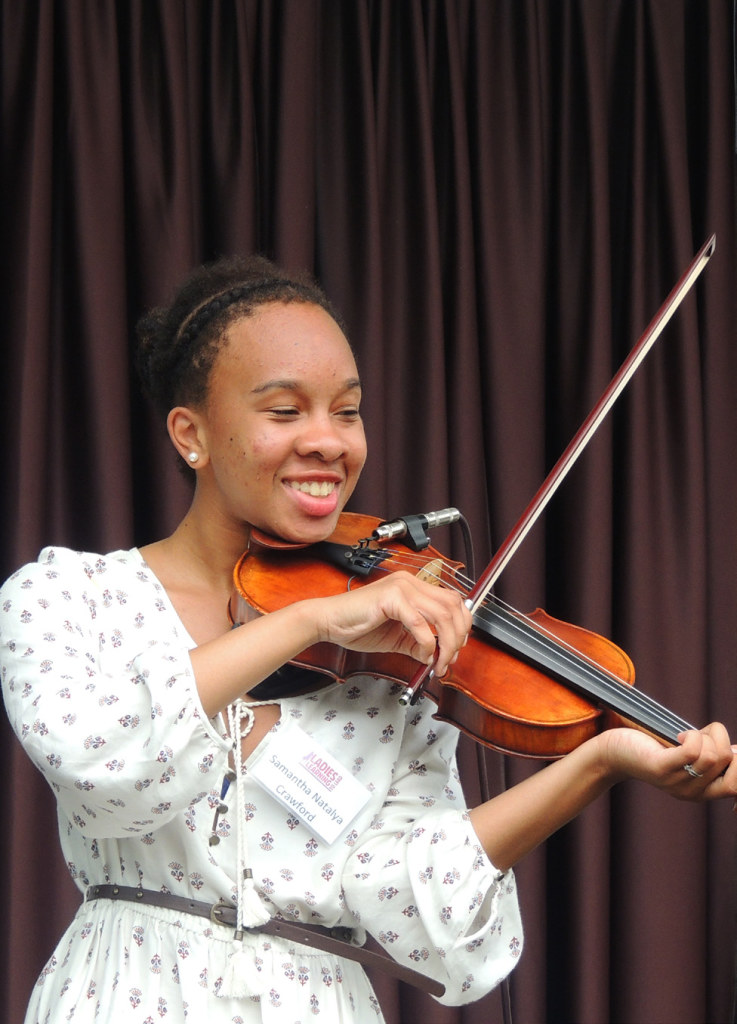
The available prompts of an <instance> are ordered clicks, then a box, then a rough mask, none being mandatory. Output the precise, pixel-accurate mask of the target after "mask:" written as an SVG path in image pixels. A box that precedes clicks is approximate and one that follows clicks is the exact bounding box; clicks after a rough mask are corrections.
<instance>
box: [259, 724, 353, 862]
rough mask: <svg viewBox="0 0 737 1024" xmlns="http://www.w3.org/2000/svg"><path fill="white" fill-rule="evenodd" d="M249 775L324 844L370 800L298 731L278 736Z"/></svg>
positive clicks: (330, 757) (334, 761) (330, 756)
mask: <svg viewBox="0 0 737 1024" xmlns="http://www.w3.org/2000/svg"><path fill="white" fill-rule="evenodd" d="M248 774H249V776H250V777H251V778H252V779H255V780H256V782H258V784H259V785H260V786H262V787H263V788H264V789H265V790H266V792H267V793H270V794H271V796H273V797H275V798H276V799H277V800H278V801H279V802H280V803H282V804H284V806H285V807H287V808H288V809H289V810H290V811H292V813H293V814H294V815H296V817H298V818H299V820H300V821H301V822H303V823H304V824H305V825H306V826H307V828H308V829H309V830H310V831H311V832H313V833H314V834H315V835H317V836H319V837H320V838H321V839H324V840H325V842H326V843H332V842H334V841H335V840H336V839H337V838H338V836H339V835H340V834H341V833H342V832H344V831H345V829H346V828H347V827H348V825H350V823H351V822H352V821H353V819H354V818H355V817H356V815H357V814H358V812H359V811H360V810H361V809H362V808H363V807H364V806H365V804H366V802H367V800H368V798H369V791H368V790H367V789H366V787H365V786H362V785H361V783H360V782H358V781H357V780H356V779H355V778H354V777H353V776H352V775H351V774H350V772H349V771H347V770H346V768H345V766H344V765H342V764H341V763H340V761H338V759H337V758H336V757H335V756H334V755H333V754H331V753H329V752H328V751H327V750H325V748H324V747H322V746H320V744H319V743H317V742H316V741H315V740H313V739H312V737H311V736H308V734H307V733H306V732H303V730H302V729H300V728H299V726H297V725H292V727H291V728H290V729H289V730H288V731H287V732H281V731H280V732H279V733H277V735H276V736H274V737H273V738H272V741H271V743H270V744H269V745H268V746H267V747H266V748H265V749H264V750H263V752H260V753H259V754H258V756H257V757H256V759H255V760H254V761H253V762H252V763H250V764H249V765H248Z"/></svg>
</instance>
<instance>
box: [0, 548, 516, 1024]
mask: <svg viewBox="0 0 737 1024" xmlns="http://www.w3.org/2000/svg"><path fill="white" fill-rule="evenodd" d="M193 646H194V644H193V641H192V640H191V638H190V637H189V636H188V634H187V633H186V631H185V629H184V627H183V626H182V623H181V621H180V619H179V618H178V616H177V614H176V612H175V611H174V609H173V607H172V605H171V603H170V602H169V599H168V597H167V594H166V592H165V590H164V589H163V587H162V586H161V584H160V583H159V582H158V580H157V579H156V577H155V576H154V574H153V573H152V572H151V570H150V569H149V568H148V566H147V565H146V564H145V562H144V561H143V559H142V556H141V554H140V552H139V551H138V550H137V549H133V550H132V551H118V552H114V553H112V554H109V555H105V556H100V555H95V554H83V553H76V552H72V551H70V550H68V549H65V548H56V549H51V548H47V549H45V550H44V551H43V552H42V553H41V555H40V557H39V561H38V562H36V563H32V564H30V565H27V566H25V567H24V568H22V569H21V570H19V571H18V572H17V573H15V574H14V575H13V576H12V577H11V578H10V579H9V580H8V581H7V582H6V583H5V585H4V586H3V588H2V591H1V593H0V663H1V666H2V686H3V695H4V699H5V703H6V708H7V711H8V715H9V717H10V721H11V723H12V726H13V728H14V730H15V732H16V734H17V735H18V737H19V738H20V740H21V742H22V744H23V746H24V747H25V749H26V751H27V753H28V754H29V756H30V757H31V758H32V760H33V761H34V763H35V764H36V766H37V767H38V768H39V769H40V770H41V771H42V772H43V774H44V776H45V777H46V779H47V781H48V782H49V784H50V786H51V787H52V789H53V791H54V793H55V795H56V798H57V801H58V816H59V833H60V838H61V844H62V848H63V852H64V856H65V858H66V861H67V863H68V866H69V871H70V873H71V875H72V877H73V879H74V881H75V883H76V884H77V886H78V887H79V889H80V891H81V892H82V893H83V894H84V893H85V892H86V890H87V887H88V886H90V885H95V884H104V883H114V884H118V885H125V886H141V887H142V888H144V889H149V890H155V891H157V892H167V893H173V894H176V895H181V896H186V897H187V898H188V899H197V900H204V901H207V902H208V903H215V902H216V901H217V900H218V899H221V898H223V899H226V900H228V901H229V902H233V901H234V900H235V898H236V895H237V892H238V887H237V885H236V881H235V880H236V878H237V877H238V872H237V864H238V852H239V851H238V845H239V841H238V839H237V836H238V827H237V822H236V820H235V817H234V814H233V808H232V807H231V808H230V809H229V810H228V811H227V812H226V813H221V814H220V815H219V816H218V817H217V819H216V820H215V818H214V811H215V809H216V808H217V806H218V804H219V802H220V798H221V794H222V786H223V780H224V777H225V775H226V773H227V772H228V770H229V756H230V754H231V743H230V740H229V739H228V738H227V733H226V730H225V728H224V723H222V722H221V720H220V719H217V720H214V721H212V720H209V719H208V718H207V717H206V716H205V713H204V712H203V710H202V707H201V704H200V702H199V699H198V694H197V689H196V687H195V681H194V678H193V673H192V667H191V662H190V659H189V654H188V652H189V650H190V649H191V648H192V647H193ZM279 703H280V705H281V718H280V721H279V722H278V724H277V725H276V726H275V727H274V729H273V730H272V731H271V732H270V733H269V734H268V735H267V736H266V737H265V739H264V740H263V741H262V742H261V743H260V744H259V746H258V747H257V749H256V751H254V753H253V754H252V755H251V758H249V760H248V761H246V763H245V765H244V775H243V777H242V784H241V786H240V790H239V793H240V803H239V806H240V808H241V809H242V818H243V820H242V822H241V824H242V826H243V827H242V829H241V839H240V844H241V850H240V856H241V859H242V860H243V858H245V863H246V865H247V866H248V867H250V868H251V870H252V874H253V883H254V884H255V887H256V890H257V891H258V893H259V894H260V896H261V899H262V901H264V902H265V904H266V906H267V908H268V910H269V912H270V913H271V915H272V916H280V917H282V918H284V919H286V920H292V921H299V922H301V923H310V924H320V925H323V926H329V927H332V926H333V925H342V926H346V927H350V928H353V929H356V930H357V931H358V934H359V936H360V937H362V936H363V930H365V931H366V932H368V933H370V934H371V935H372V936H374V937H375V938H376V939H377V940H378V941H379V942H380V943H381V944H382V945H383V947H384V948H385V949H386V951H387V952H388V953H389V954H390V955H391V956H393V957H394V958H395V959H396V960H398V961H399V962H400V963H403V964H405V965H406V966H408V967H413V968H414V969H416V970H419V971H421V972H423V973H425V974H427V975H430V976H432V977H434V978H436V979H438V980H440V981H441V982H442V983H443V984H444V985H445V986H446V993H445V995H444V996H443V997H442V999H441V1000H440V1001H441V1002H444V1003H448V1004H459V1003H464V1002H470V1001H472V1000H475V999H478V998H479V997H480V996H482V995H483V994H485V993H486V992H487V991H489V990H490V989H491V988H492V987H493V986H494V985H496V984H498V982H499V981H500V980H501V979H502V978H503V977H505V976H506V975H507V974H508V973H509V971H510V970H511V969H512V968H513V967H514V965H515V963H516V962H517V959H518V957H519V955H520V952H521V947H522V930H521V924H520V918H519V908H518V903H517V895H516V891H515V885H514V878H513V875H512V873H511V872H507V873H506V874H502V873H501V872H499V871H498V870H496V869H495V868H494V866H493V865H492V864H491V863H490V862H489V860H488V858H487V857H486V855H485V853H484V852H483V850H482V849H481V847H480V846H479V843H478V840H477V837H476V834H475V832H474V830H473V828H472V826H471V824H470V822H469V820H468V816H467V814H466V811H465V806H464V802H463V796H462V792H461V788H460V785H459V783H458V776H457V772H456V767H455V746H456V740H457V733H456V730H455V729H453V728H452V727H450V726H447V725H443V724H440V723H438V722H436V721H434V720H433V719H432V710H433V707H434V705H433V704H432V703H429V702H426V701H425V700H420V701H419V702H418V704H417V706H415V707H413V708H409V709H407V708H404V707H402V706H400V704H399V702H398V700H397V698H396V693H394V692H393V691H392V688H391V687H390V686H389V684H388V683H386V682H385V681H383V680H376V679H373V678H370V677H358V678H356V679H352V680H350V681H349V682H348V683H346V684H342V685H340V684H334V685H330V686H328V687H326V688H325V689H323V690H321V691H319V692H317V693H315V694H312V695H309V696H300V697H293V698H287V699H283V700H281V701H279ZM293 730H297V731H296V732H294V731H293ZM297 735H299V736H300V737H303V736H304V735H307V736H308V737H310V738H311V739H313V740H315V741H316V742H317V743H318V744H319V745H320V748H321V749H323V750H325V751H329V753H330V757H331V758H333V763H338V764H340V765H341V766H342V767H343V768H344V769H345V771H346V773H348V774H350V775H351V776H352V778H353V779H354V780H355V781H356V782H357V783H359V784H360V787H361V793H362V798H361V801H359V802H358V803H359V804H360V805H361V806H360V809H359V810H358V812H357V814H355V816H354V817H353V818H352V819H351V820H347V821H346V824H345V827H344V828H343V829H342V831H341V832H340V834H339V835H338V836H337V838H335V839H333V840H332V841H331V842H328V841H326V840H325V839H323V838H321V837H320V836H319V835H315V834H313V832H312V831H311V830H310V827H309V826H308V824H307V822H306V821H305V820H303V818H300V816H299V814H297V813H295V812H293V811H290V810H289V809H288V807H287V806H286V805H285V804H284V803H282V802H281V801H280V800H278V799H277V798H276V796H275V795H273V794H272V793H270V792H268V791H267V790H266V789H265V788H263V786H262V785H261V784H259V783H258V782H257V781H255V780H254V779H253V778H252V777H251V774H249V768H251V771H252V772H253V771H255V767H254V766H253V765H252V762H253V761H254V759H262V758H263V757H264V752H266V754H267V755H268V754H269V752H271V751H275V752H276V755H278V756H279V757H281V756H282V755H283V754H285V753H286V752H287V751H288V750H289V749H290V747H291V745H292V742H293V737H295V736H297ZM226 802H229V801H226ZM357 806H358V804H357ZM213 827H214V828H215V832H216V834H217V839H218V840H219V841H217V843H216V844H215V845H212V843H211V842H210V840H211V836H212V833H213ZM243 844H245V853H244V852H243ZM234 945H236V943H235V942H234V939H233V930H232V929H228V928H226V927H223V926H221V925H218V924H213V923H211V922H210V921H209V920H208V919H207V918H200V917H195V916H192V915H189V914H180V913H178V912H176V911H173V910H167V909H163V908H157V907H145V906H139V905H135V904H133V903H126V902H117V901H115V902H113V901H110V900H104V899H100V900H89V901H83V902H82V904H81V906H80V909H79V911H78V913H77V914H76V916H75V918H74V919H73V921H72V922H71V924H70V926H69V928H68V930H67V931H66V933H65V935H64V936H63V937H62V939H61V940H60V942H59V944H58V946H57V948H56V950H55V952H54V953H53V955H52V956H51V958H50V960H49V962H48V963H47V965H46V967H45V968H44V970H43V971H42V973H41V976H40V977H39V979H38V982H37V984H36V986H35V988H34V991H33V995H32V998H31V1002H30V1006H29V1009H28V1014H27V1017H26V1021H27V1024H36V1022H38V1024H45V1022H49V1024H51V1022H53V1024H57V1022H62V1021H65V1022H66V1021H74V1022H75V1024H79V1022H84V1024H87V1022H92V1021H93V1020H94V1021H98V1022H99V1021H101V1020H102V1021H115V1022H116V1024H125V1022H131V1024H133V1022H136V1024H152V1022H154V1021H160V1020H163V1019H166V1020H168V1021H169V1022H170V1024H179V1022H180V1021H182V1022H183V1021H185V1020H192V1021H205V1020H206V1021H208V1024H226V1022H228V1024H240V1022H250V1021H268V1022H271V1021H274V1022H277V1021H278V1022H297V1021H303V1022H304V1021H307V1020H308V1019H309V1020H312V1019H315V1018H317V1017H319V1018H321V1019H323V1020H325V1021H329V1022H330V1024H334V1022H338V1021H356V1022H361V1024H363V1022H365V1021H367V1020H370V1019H378V1020H381V1011H380V1009H379V1006H378V1003H377V1001H376V998H375V996H374V994H373V991H372V989H371V986H370V984H369V982H368V980H367V978H366V975H365V973H364V971H363V969H362V968H361V967H360V966H359V965H358V964H356V963H355V962H353V961H351V960H346V959H344V958H339V957H335V956H332V955H330V954H327V953H322V952H320V951H316V950H313V949H308V948H306V947H304V946H301V945H295V944H293V943H290V942H288V941H285V940H284V939H281V938H269V937H268V936H265V935H262V934H258V933H256V932H254V933H248V932H246V934H245V937H244V938H243V940H242V945H241V944H240V943H239V944H238V948H239V949H242V951H243V952H242V954H241V955H242V956H246V957H247V958H248V960H249V967H250V970H251V977H252V978H255V979H256V983H255V984H252V987H251V990H250V994H247V995H243V994H241V995H238V996H237V997H236V996H235V995H233V994H229V993H228V992H227V991H226V988H225V986H224V985H223V978H224V977H225V975H226V968H227V964H228V961H229V958H230V956H231V954H232V952H233V949H234Z"/></svg>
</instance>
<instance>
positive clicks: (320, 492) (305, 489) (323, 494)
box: [291, 480, 335, 498]
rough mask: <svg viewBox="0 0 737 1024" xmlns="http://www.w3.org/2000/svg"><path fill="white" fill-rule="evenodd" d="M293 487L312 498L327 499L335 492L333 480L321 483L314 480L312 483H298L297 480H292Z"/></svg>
mask: <svg viewBox="0 0 737 1024" xmlns="http://www.w3.org/2000/svg"><path fill="white" fill-rule="evenodd" d="M291 486H292V487H293V488H294V490H295V491H301V492H302V493H303V494H309V495H310V497H311V498H327V496H328V494H332V493H333V491H334V490H335V484H334V483H333V482H332V480H323V481H321V482H320V483H318V482H317V481H316V480H312V481H310V483H298V482H297V481H296V480H292V482H291Z"/></svg>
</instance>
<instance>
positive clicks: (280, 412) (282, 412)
mask: <svg viewBox="0 0 737 1024" xmlns="http://www.w3.org/2000/svg"><path fill="white" fill-rule="evenodd" d="M269 412H270V413H271V414H272V416H279V417H289V416H297V415H298V413H299V409H297V408H296V407H295V406H293V405H280V406H277V407H276V408H274V409H269Z"/></svg>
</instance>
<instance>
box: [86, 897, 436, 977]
mask: <svg viewBox="0 0 737 1024" xmlns="http://www.w3.org/2000/svg"><path fill="white" fill-rule="evenodd" d="M85 899H86V901H87V902H89V901H90V900H98V899H104V900H127V901H128V902H130V903H143V904H145V905H146V906H149V907H165V908H166V909H168V910H176V911H177V912H178V913H180V914H195V915H196V916H197V917H207V918H209V919H210V920H211V921H212V922H213V923H214V924H221V925H226V926H228V927H231V928H235V927H236V923H237V921H236V914H237V910H236V908H235V907H234V906H233V905H232V904H230V903H226V902H225V900H218V901H217V903H205V902H204V900H189V899H187V897H186V896H175V895H173V894H172V893H169V892H154V891H153V890H152V889H136V888H134V887H133V886H131V885H91V886H90V887H89V889H88V890H87V893H86V896H85ZM244 930H245V931H247V932H260V933H262V934H264V935H274V936H276V937H278V938H280V939H288V940H289V941H290V942H298V943H299V944H300V945H301V946H309V947H311V948H312V949H320V950H322V951H323V952H325V953H332V954H333V955H334V956H342V957H344V958H345V959H346V960H355V961H356V962H357V963H359V964H363V966H364V967H377V968H378V969H379V970H381V971H385V972H386V973H387V974H392V975H393V976H394V977H395V978H398V979H399V980H400V981H406V982H407V983H408V984H409V985H414V986H416V987H417V988H421V989H422V990H423V992H429V993H430V995H433V996H442V994H443V993H444V992H445V986H444V985H441V984H440V982H438V981H435V980H434V979H433V978H426V977H425V975H424V974H420V973H419V972H418V971H413V970H412V968H410V967H403V966H402V965H401V964H398V963H397V961H396V960H392V959H391V957H389V956H386V955H385V954H382V953H373V952H372V951H371V950H370V949H364V947H363V946H357V945H356V944H355V943H354V942H352V941H351V936H352V935H353V932H352V930H351V929H350V928H343V927H341V926H337V927H335V928H322V927H321V926H320V925H315V924H297V923H295V922H293V921H280V920H278V919H277V918H275V917H272V918H270V919H269V920H268V921H267V922H266V923H265V924H260V925H257V926H256V927H255V928H246V929H244Z"/></svg>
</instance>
